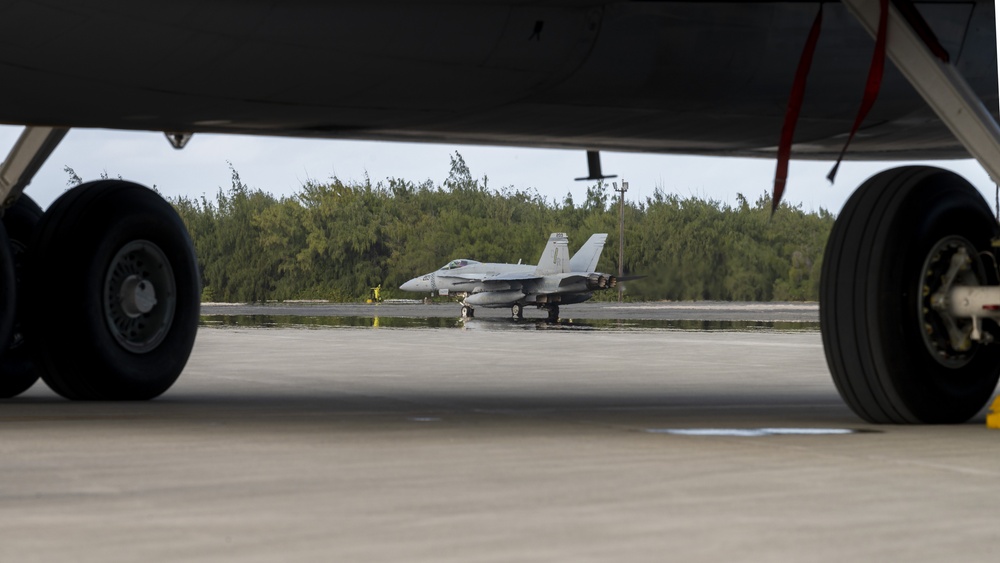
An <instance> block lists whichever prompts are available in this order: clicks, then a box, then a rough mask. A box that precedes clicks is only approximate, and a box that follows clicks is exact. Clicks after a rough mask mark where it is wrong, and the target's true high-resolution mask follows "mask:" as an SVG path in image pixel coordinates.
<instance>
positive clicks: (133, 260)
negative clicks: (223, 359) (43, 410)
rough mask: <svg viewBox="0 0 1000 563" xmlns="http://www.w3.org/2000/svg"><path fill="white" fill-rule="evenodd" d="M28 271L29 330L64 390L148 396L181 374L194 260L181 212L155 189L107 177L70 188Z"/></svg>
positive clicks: (189, 331) (49, 216)
mask: <svg viewBox="0 0 1000 563" xmlns="http://www.w3.org/2000/svg"><path fill="white" fill-rule="evenodd" d="M26 277H27V284H26V286H27V287H26V301H25V303H26V304H27V309H28V310H27V311H26V314H25V317H24V329H25V335H26V338H28V339H29V341H30V343H31V346H32V348H33V349H34V350H35V352H36V354H37V356H36V357H37V359H38V365H39V367H40V369H41V372H42V377H43V378H44V379H45V382H46V383H48V385H49V386H50V387H51V388H52V389H53V390H54V391H56V392H57V393H59V394H60V395H62V396H64V397H67V398H70V399H83V400H142V399H151V398H153V397H156V396H157V395H160V394H161V393H163V392H164V391H166V390H167V389H168V388H170V386H171V385H172V384H173V383H174V381H175V380H176V379H177V377H178V376H179V375H180V373H181V370H182V369H183V368H184V365H185V363H186V362H187V359H188V356H189V355H190V353H191V349H192V347H193V346H194V337H195V332H196V330H197V325H198V311H199V297H200V291H199V285H200V282H199V276H198V267H197V264H196V262H195V257H194V250H193V248H192V245H191V239H190V238H189V237H188V235H187V231H186V230H185V228H184V224H183V223H182V222H181V220H180V217H178V216H177V213H176V212H175V211H174V210H173V208H171V206H170V205H169V204H168V203H167V202H166V201H164V200H163V199H162V198H161V197H160V196H158V195H156V194H155V193H154V192H153V191H151V190H148V189H146V188H144V187H142V186H139V185H137V184H133V183H130V182H124V181H117V180H105V181H99V182H92V183H87V184H83V185H81V186H78V187H77V188H74V189H73V190H70V191H69V192H66V193H65V194H64V195H63V196H62V197H60V198H59V199H58V200H57V201H56V202H55V203H54V204H53V205H52V207H51V208H50V209H49V211H48V212H47V213H46V214H45V215H44V216H43V217H42V220H41V222H40V223H39V225H38V232H37V233H36V235H35V238H34V244H33V246H32V248H31V252H30V255H29V260H28V269H27V274H26Z"/></svg>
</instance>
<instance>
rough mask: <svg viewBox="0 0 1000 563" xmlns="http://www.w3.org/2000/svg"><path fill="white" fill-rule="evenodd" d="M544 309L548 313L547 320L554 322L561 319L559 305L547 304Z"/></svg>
mask: <svg viewBox="0 0 1000 563" xmlns="http://www.w3.org/2000/svg"><path fill="white" fill-rule="evenodd" d="M544 309H545V311H546V312H547V313H548V316H547V317H546V320H548V321H549V322H553V323H554V322H556V321H558V320H559V305H556V304H555V303H553V304H551V305H546V306H545V307H544Z"/></svg>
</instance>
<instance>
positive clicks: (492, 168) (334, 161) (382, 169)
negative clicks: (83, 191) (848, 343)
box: [0, 126, 995, 213]
mask: <svg viewBox="0 0 1000 563" xmlns="http://www.w3.org/2000/svg"><path fill="white" fill-rule="evenodd" d="M20 131H21V128H20V127H9V126H0V153H2V154H6V152H7V151H8V150H9V147H10V146H11V145H13V143H14V141H15V139H16V138H17V136H18V135H19V134H20ZM455 151H458V152H460V153H461V154H462V156H463V157H464V158H465V161H466V163H467V164H468V166H469V169H470V170H471V171H472V174H473V175H474V176H475V177H477V178H481V177H483V176H484V175H485V176H487V177H488V178H489V185H490V186H491V187H494V188H500V187H503V186H513V187H514V188H517V189H522V190H523V189H528V188H534V189H536V190H537V191H538V192H539V193H541V194H542V195H543V196H545V197H546V198H548V199H550V200H552V199H555V200H557V201H562V199H563V198H564V197H565V196H566V194H567V192H569V193H572V194H573V198H574V200H575V201H576V202H577V203H580V202H582V201H583V197H584V195H585V194H586V188H587V185H588V183H587V182H576V181H574V180H573V179H574V178H576V177H579V176H585V175H586V173H587V167H586V156H585V153H584V152H583V151H566V150H553V149H515V148H501V147H482V146H470V145H438V144H423V143H387V142H372V141H327V140H315V139H287V138H275V137H252V136H237V135H195V136H194V138H193V139H192V140H191V142H190V143H189V144H188V146H187V147H186V148H184V149H183V150H179V151H178V150H175V149H173V148H172V147H171V146H170V145H169V143H168V142H167V140H166V138H165V137H164V136H163V134H162V133H144V132H129V131H108V130H92V129H74V130H71V131H70V132H69V134H68V135H67V136H66V138H65V139H63V141H62V143H61V144H60V145H59V148H57V149H56V151H55V152H54V153H53V154H52V156H51V157H50V158H49V160H48V162H46V164H45V166H44V167H43V169H42V170H41V171H40V172H39V174H38V175H37V176H36V177H35V179H34V181H33V182H32V183H31V185H30V186H28V190H27V193H28V194H29V195H31V196H32V197H33V198H34V199H35V200H36V201H38V203H39V204H40V205H42V207H47V206H48V205H49V204H50V203H51V202H52V201H53V200H54V199H55V198H57V197H59V195H60V194H61V193H63V191H65V190H66V188H67V181H68V179H69V176H68V175H67V174H66V173H65V172H64V171H63V168H64V167H65V166H70V167H72V168H73V169H75V170H76V172H77V174H79V175H80V176H81V177H83V178H84V179H85V180H94V179H97V178H98V177H99V176H100V175H101V173H102V172H107V173H108V174H109V175H110V176H112V177H117V176H119V175H121V176H122V177H123V178H125V179H127V180H132V181H135V182H138V183H141V184H144V185H148V186H151V185H155V186H156V187H157V188H158V189H159V190H160V191H161V192H162V193H164V194H165V195H167V196H176V195H187V196H190V197H200V196H201V195H202V194H205V195H207V196H209V198H213V197H214V195H215V193H216V192H217V191H218V190H219V188H228V187H229V185H230V172H229V166H228V164H227V161H229V162H232V163H233V166H235V168H236V170H237V171H238V172H239V173H240V176H241V177H242V179H243V181H244V183H246V184H247V185H249V186H250V187H252V188H260V189H262V190H265V191H268V192H270V193H273V194H275V195H279V196H281V195H291V194H294V193H295V192H297V191H298V190H299V188H300V186H301V185H302V183H303V182H305V181H306V180H307V179H314V180H318V181H325V180H328V179H329V178H330V177H332V176H337V177H339V178H340V179H341V180H345V181H348V180H361V179H363V178H364V175H365V173H366V172H367V174H368V175H369V176H370V177H371V179H372V181H373V182H377V181H380V180H384V179H386V178H389V177H396V178H403V179H406V180H411V181H413V182H417V183H419V182H422V181H424V180H427V179H430V180H431V181H433V182H434V183H435V184H441V183H442V182H443V181H444V179H445V178H447V176H448V171H449V167H450V160H449V155H450V154H453V153H454V152H455ZM0 158H2V156H0ZM601 160H602V167H603V170H604V173H605V174H617V175H618V176H619V177H618V178H617V180H618V181H621V179H623V178H624V179H625V180H627V181H628V183H629V191H628V194H627V195H626V197H627V198H628V199H630V200H637V201H644V200H645V198H647V197H649V196H651V195H652V194H653V191H654V190H655V189H656V188H660V189H662V190H663V191H665V192H668V193H674V194H678V195H680V196H682V197H686V196H699V197H702V198H711V199H716V200H719V201H722V202H726V203H734V202H735V199H736V194H737V193H742V194H744V195H745V196H746V197H747V198H748V199H749V200H751V201H753V200H755V199H756V198H757V196H759V195H761V194H763V193H765V192H769V191H770V189H771V184H772V182H773V178H774V166H775V163H774V161H773V160H772V159H743V158H708V157H684V156H663V155H648V154H635V153H612V152H604V153H602V159H601ZM900 164H901V163H898V162H893V163H867V162H866V163H860V162H845V163H844V164H843V165H841V168H840V172H839V175H838V178H837V183H836V185H834V186H831V185H830V184H829V182H827V181H826V174H827V172H828V171H829V169H830V166H831V164H830V163H828V162H808V161H793V162H792V165H791V174H790V176H789V183H788V188H787V190H786V196H785V197H786V201H788V202H790V203H793V204H801V205H802V207H803V209H805V210H807V211H815V210H818V209H819V208H820V207H822V208H825V209H827V210H829V211H832V212H834V213H837V212H839V211H840V209H841V207H842V206H843V204H844V202H845V201H846V200H847V198H848V197H849V196H850V194H851V192H852V191H853V190H854V189H855V188H856V187H857V186H858V185H859V184H860V183H861V182H863V181H864V180H865V179H866V178H867V177H869V176H871V175H872V174H875V173H876V172H878V171H879V170H884V169H886V168H890V167H892V166H899V165H900ZM934 164H935V165H938V166H942V167H945V168H950V169H953V170H956V171H957V172H959V173H960V174H962V175H963V176H965V177H966V178H967V179H969V181H971V182H972V183H973V184H975V185H976V186H977V187H978V188H979V189H980V191H982V192H983V193H984V194H985V195H986V197H987V201H988V202H990V205H991V207H992V205H993V202H994V190H995V186H994V184H993V183H992V182H990V180H989V177H988V176H987V175H986V173H985V172H983V171H982V168H981V167H980V166H979V165H978V164H977V163H976V162H974V161H972V160H960V161H943V162H937V163H934Z"/></svg>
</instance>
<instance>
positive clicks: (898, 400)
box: [820, 166, 1000, 424]
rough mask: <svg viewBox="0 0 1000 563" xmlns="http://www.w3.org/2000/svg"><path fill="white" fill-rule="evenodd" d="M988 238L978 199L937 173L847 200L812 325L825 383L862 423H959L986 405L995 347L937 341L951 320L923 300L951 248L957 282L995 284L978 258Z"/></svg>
mask: <svg viewBox="0 0 1000 563" xmlns="http://www.w3.org/2000/svg"><path fill="white" fill-rule="evenodd" d="M997 233H998V228H997V224H996V221H995V219H994V218H993V216H992V214H991V213H990V209H989V206H988V205H987V204H986V202H985V201H984V200H983V198H982V196H980V195H979V193H978V192H977V191H976V190H975V188H973V187H972V186H971V185H970V184H969V183H968V182H967V181H965V180H964V179H962V178H961V177H960V176H958V175H956V174H954V173H952V172H948V171H946V170H940V169H937V168H930V167H917V166H914V167H905V168H897V169H894V170H888V171H886V172H883V173H881V174H878V175H876V176H874V177H872V178H870V179H869V180H868V181H866V182H865V183H864V184H863V185H862V186H861V187H860V188H858V190H857V191H856V192H855V193H854V195H852V196H851V198H850V200H848V202H847V205H846V206H845V207H844V209H843V211H842V212H841V214H840V217H839V218H838V219H837V222H836V224H835V225H834V227H833V231H832V232H831V233H830V239H829V241H828V243H827V247H826V254H825V255H824V259H823V272H822V277H821V282H820V305H821V307H820V325H821V329H822V334H823V345H824V348H825V350H826V358H827V364H828V365H829V367H830V371H831V373H832V374H833V380H834V383H835V384H836V386H837V390H838V391H839V392H840V394H841V396H842V397H843V398H844V400H845V401H846V402H847V404H848V405H849V406H850V407H851V409H852V410H854V412H855V413H857V414H858V415H859V416H861V417H862V418H864V419H865V420H867V421H869V422H874V423H896V424H900V423H959V422H964V421H966V420H968V419H969V418H971V417H972V416H974V415H975V414H976V413H977V412H978V411H979V410H980V409H981V408H982V407H983V406H984V405H985V404H986V402H987V401H988V400H989V399H990V397H991V396H992V394H993V391H994V389H995V388H996V385H997V379H998V377H1000V345H997V344H992V345H989V344H981V343H978V342H972V341H969V342H965V343H963V344H962V345H961V346H959V347H958V348H956V347H955V346H953V345H952V344H951V341H950V340H949V339H948V337H947V334H946V330H947V325H948V324H949V323H954V322H955V321H954V320H953V319H952V320H949V319H951V318H950V317H948V318H945V317H943V316H941V314H939V313H938V312H937V311H936V310H935V309H934V308H933V307H931V306H929V305H930V303H929V302H928V299H929V296H931V295H933V294H934V293H935V292H936V291H938V289H940V287H938V286H940V285H941V284H942V283H944V282H943V281H942V278H943V277H944V276H943V274H944V272H945V271H946V270H947V269H948V268H949V264H950V263H951V258H952V256H954V255H956V254H958V253H965V254H966V255H968V256H969V258H970V260H969V261H968V265H967V266H965V267H963V270H962V273H961V274H960V277H961V278H962V279H961V284H962V285H975V284H979V285H982V284H987V283H989V284H995V283H996V282H997V280H996V279H995V278H996V273H995V267H994V264H993V263H992V262H990V263H988V267H984V264H983V261H982V260H981V258H980V255H979V253H980V252H983V251H986V250H989V249H990V242H991V239H993V238H994V237H996V236H997ZM958 328H959V329H960V330H961V329H962V327H958ZM959 348H964V349H959Z"/></svg>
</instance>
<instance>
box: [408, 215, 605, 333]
mask: <svg viewBox="0 0 1000 563" xmlns="http://www.w3.org/2000/svg"><path fill="white" fill-rule="evenodd" d="M607 238H608V235H607V233H599V234H595V235H592V236H591V237H590V238H589V239H587V242H585V243H584V244H583V246H582V247H581V248H580V250H578V251H577V253H576V254H574V255H573V257H572V258H570V256H569V237H567V236H566V233H552V234H551V235H550V236H549V241H548V243H546V245H545V250H544V251H543V252H542V255H541V257H539V258H538V264H537V265H532V264H520V263H518V264H497V263H487V262H477V261H475V260H468V259H458V260H452V261H451V262H448V263H447V264H445V265H444V266H443V267H442V268H441V269H439V270H437V271H435V272H430V273H428V274H424V275H422V276H418V277H415V278H413V279H412V280H410V281H408V282H406V283H404V284H403V285H401V286H399V289H402V290H403V291H417V292H431V293H434V292H437V293H438V294H439V295H452V294H457V295H460V296H461V297H462V298H463V299H462V316H463V317H472V316H473V315H474V314H475V309H474V307H487V308H491V309H496V308H501V307H510V311H511V314H512V315H513V316H514V318H516V319H520V318H521V317H522V316H523V314H524V306H525V305H535V306H537V307H538V308H540V309H545V310H546V311H548V318H549V319H551V320H556V319H558V318H559V305H569V304H572V303H583V302H584V301H586V300H588V299H590V298H591V297H593V295H594V291H599V290H602V289H610V288H612V287H615V286H616V285H617V283H618V279H617V277H616V276H613V275H611V274H602V273H600V272H595V271H594V270H595V269H596V268H597V261H598V260H599V259H600V258H601V251H602V250H603V249H604V242H605V241H606V240H607Z"/></svg>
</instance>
